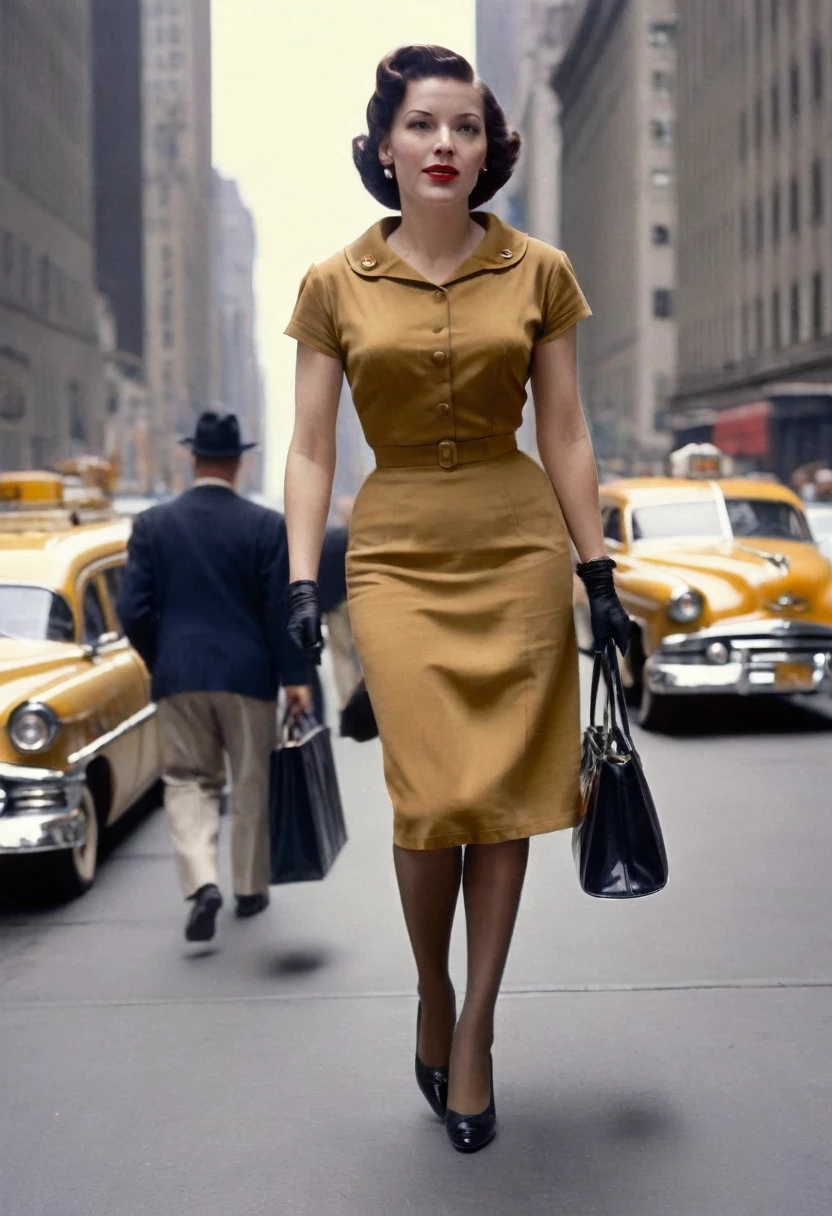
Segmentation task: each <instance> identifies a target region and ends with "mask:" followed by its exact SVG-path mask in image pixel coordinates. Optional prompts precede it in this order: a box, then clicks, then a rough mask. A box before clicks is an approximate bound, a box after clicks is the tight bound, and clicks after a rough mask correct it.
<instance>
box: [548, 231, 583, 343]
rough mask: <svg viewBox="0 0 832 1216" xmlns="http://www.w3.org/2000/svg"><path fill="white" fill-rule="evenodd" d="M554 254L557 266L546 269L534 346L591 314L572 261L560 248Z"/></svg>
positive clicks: (555, 335)
mask: <svg viewBox="0 0 832 1216" xmlns="http://www.w3.org/2000/svg"><path fill="white" fill-rule="evenodd" d="M558 253H559V259H558V262H557V265H555V266H554V267H553V269H552V270H551V271H550V273H549V276H548V278H547V281H546V293H545V298H544V302H543V318H542V324H541V330H540V335H539V337H538V339H537V343H538V345H539V344H541V343H543V342H551V341H552V340H553V339H554V338H559V337H560V335H561V334H563V333H566V331H567V329H571V328H572V326H573V325H574V324H575V323H576V322H577V321H582V320H583V318H584V317H591V316H592V309H591V308H590V307H589V305H588V304H587V302H586V297H585V296H584V293H583V292H582V291H581V289H580V287H579V285H578V280H577V279H576V277H575V271H574V270H573V269H572V263H571V262H570V261H569V258H568V257H567V256H566V254H565V253H563V251H562V250H559V251H558Z"/></svg>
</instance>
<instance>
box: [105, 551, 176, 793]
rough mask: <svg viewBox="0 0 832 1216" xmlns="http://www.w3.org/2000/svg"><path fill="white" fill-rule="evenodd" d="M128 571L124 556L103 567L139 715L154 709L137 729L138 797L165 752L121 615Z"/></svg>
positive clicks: (144, 678)
mask: <svg viewBox="0 0 832 1216" xmlns="http://www.w3.org/2000/svg"><path fill="white" fill-rule="evenodd" d="M125 570H126V560H125V559H123V558H122V559H120V560H119V561H117V562H114V563H112V564H110V565H107V566H105V567H104V569H103V570H102V575H103V579H104V583H105V586H106V589H107V599H108V602H109V608H110V620H111V623H112V628H113V629H114V631H115V632H117V633H118V635H119V638H120V639H122V640H123V641H124V643H125V644H126V645H127V646H128V647H129V650H130V654H131V656H132V659H133V666H134V670H135V678H136V685H137V692H136V695H135V697H134V698H133V701H134V703H135V704H137V705H138V707H139V709H138V712H139V714H142V713H143V712H144V711H145V710H146V709H151V710H152V712H151V713H149V714H147V715H146V716H145V717H144V718H143V720H142V722H141V723H140V725H138V726H137V727H136V728H135V731H134V733H135V737H136V742H137V744H138V746H137V760H136V764H137V768H136V778H135V784H136V790H137V796H140V795H141V794H143V793H144V792H145V791H146V790H148V789H149V788H150V786H152V785H153V784H154V783H155V782H156V781H158V779H159V776H160V774H161V771H162V752H161V746H160V742H159V726H158V721H157V717H156V711H155V706H153V705H152V701H151V696H150V675H149V674H148V670H147V668H146V667H145V665H144V663H143V662H142V660H141V659H140V658H139V655H138V654H137V653H136V651H135V650H133V648H132V646H130V645H129V643H128V642H127V639H126V638H125V637H124V629H123V626H122V624H121V621H120V620H119V616H118V600H119V596H120V594H121V588H122V584H123V582H124V574H125Z"/></svg>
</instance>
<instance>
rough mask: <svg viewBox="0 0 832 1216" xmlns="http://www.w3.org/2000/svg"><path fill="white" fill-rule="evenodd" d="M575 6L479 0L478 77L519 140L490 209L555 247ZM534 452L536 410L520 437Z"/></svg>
mask: <svg viewBox="0 0 832 1216" xmlns="http://www.w3.org/2000/svg"><path fill="white" fill-rule="evenodd" d="M575 3H576V0H477V72H478V74H479V75H480V76H481V77H482V78H483V80H485V81H486V83H487V84H489V85H490V86H491V88H492V89H493V91H494V93H495V95H496V97H497V100H498V101H499V102H500V104H501V105H502V106H503V108H504V110H505V111H506V113H507V115H508V118H509V121H510V122H511V123H512V124H513V125H514V126H515V127H517V128H518V130H519V131H520V134H521V135H522V138H523V150H522V153H521V156H520V161H519V162H518V165H517V168H516V170H515V173H514V175H513V177H512V178H511V181H510V182H509V183H508V184H507V185H506V186H505V187H504V188H503V189H502V190H501V191H500V193H499V194H498V195H497V196H496V197H495V198H494V200H492V202H490V203H489V204H488V207H489V210H493V211H495V212H496V213H497V214H498V215H500V216H501V217H502V218H503V219H504V220H506V221H507V222H508V223H510V224H513V225H514V226H515V227H516V228H519V229H520V230H521V231H522V232H528V233H530V234H531V235H532V236H534V237H537V238H538V239H539V240H543V241H548V242H549V243H550V244H553V245H557V244H559V243H560V198H561V188H560V170H561V147H560V145H561V140H560V125H559V122H558V103H557V98H556V96H555V94H554V93H553V92H552V89H551V87H550V78H551V75H552V71H553V70H554V68H555V66H556V65H557V64H558V62H559V61H560V58H561V56H562V55H563V52H564V49H565V46H566V33H567V30H568V28H569V22H570V20H571V18H572V14H573V12H574V8H575ZM518 443H519V445H520V447H521V449H522V450H523V451H526V452H529V453H534V452H535V451H536V446H537V444H536V439H535V425H534V409H533V405H532V402H531V401H530V402H529V405H528V406H527V407H526V409H525V411H524V415H523V425H522V426H521V428H520V431H519V432H518Z"/></svg>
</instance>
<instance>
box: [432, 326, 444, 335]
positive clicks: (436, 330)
mask: <svg viewBox="0 0 832 1216" xmlns="http://www.w3.org/2000/svg"><path fill="white" fill-rule="evenodd" d="M444 328H445V326H444V325H434V327H433V332H434V333H435V334H441V333H442V330H443V329H444Z"/></svg>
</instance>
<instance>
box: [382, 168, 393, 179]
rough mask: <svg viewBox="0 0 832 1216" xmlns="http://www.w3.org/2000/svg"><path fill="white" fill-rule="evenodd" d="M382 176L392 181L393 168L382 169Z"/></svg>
mask: <svg viewBox="0 0 832 1216" xmlns="http://www.w3.org/2000/svg"><path fill="white" fill-rule="evenodd" d="M384 176H385V177H386V178H387V179H388V180H389V181H392V180H393V170H392V169H385V170H384Z"/></svg>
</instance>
